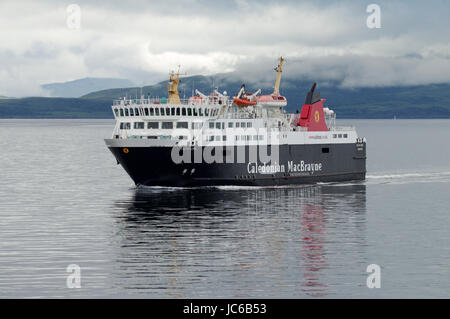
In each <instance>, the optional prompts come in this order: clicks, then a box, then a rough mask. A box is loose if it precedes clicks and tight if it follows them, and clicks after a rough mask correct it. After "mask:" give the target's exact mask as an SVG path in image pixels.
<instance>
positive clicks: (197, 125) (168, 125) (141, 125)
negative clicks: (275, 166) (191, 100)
mask: <svg viewBox="0 0 450 319" xmlns="http://www.w3.org/2000/svg"><path fill="white" fill-rule="evenodd" d="M159 123H161V129H167V130H171V129H173V128H174V122H147V129H159V128H160V124H159ZM175 123H176V124H175V127H176V128H185V129H188V128H189V123H188V122H175ZM202 127H203V123H201V122H192V123H191V129H193V130H198V129H201V128H202ZM228 127H229V128H233V127H234V123H233V122H229V123H228ZM238 127H241V128H250V127H252V123H251V122H236V128H238ZM130 128H131V123H128V122H126V123H125V122H122V123H120V129H122V130H129V129H130ZM133 128H134V129H136V130H137V129H145V122H134V125H133ZM209 128H210V129H214V128H216V129H225V123H224V122H210V123H209Z"/></svg>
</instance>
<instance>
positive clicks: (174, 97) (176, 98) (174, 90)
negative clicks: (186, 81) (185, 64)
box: [167, 66, 186, 104]
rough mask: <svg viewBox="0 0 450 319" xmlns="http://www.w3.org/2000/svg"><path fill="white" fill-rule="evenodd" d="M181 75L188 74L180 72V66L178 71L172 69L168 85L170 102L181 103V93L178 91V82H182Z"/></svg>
mask: <svg viewBox="0 0 450 319" xmlns="http://www.w3.org/2000/svg"><path fill="white" fill-rule="evenodd" d="M180 75H186V74H181V73H180V67H179V66H178V72H177V73H175V72H174V71H172V72H171V73H169V76H170V78H169V85H168V86H167V92H168V94H169V100H168V101H167V103H169V104H181V101H180V95H179V93H178V84H179V83H180Z"/></svg>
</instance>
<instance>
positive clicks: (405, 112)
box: [0, 74, 450, 119]
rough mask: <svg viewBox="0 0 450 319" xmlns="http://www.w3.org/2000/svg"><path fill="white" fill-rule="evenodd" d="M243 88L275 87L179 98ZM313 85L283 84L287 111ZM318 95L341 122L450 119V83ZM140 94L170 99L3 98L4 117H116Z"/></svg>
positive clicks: (205, 81) (184, 92)
mask: <svg viewBox="0 0 450 319" xmlns="http://www.w3.org/2000/svg"><path fill="white" fill-rule="evenodd" d="M242 83H246V87H247V91H249V92H254V91H255V90H256V89H259V88H261V89H262V92H263V94H268V93H270V92H272V90H273V89H272V88H271V87H270V86H271V84H270V83H271V82H269V84H267V85H266V86H265V87H264V86H263V87H261V86H256V85H254V84H253V83H255V82H252V83H247V82H246V81H245V79H242V78H239V77H237V76H232V75H230V74H217V75H214V76H191V77H185V78H182V79H181V82H180V86H179V89H180V92H181V93H180V95H181V97H183V96H186V97H189V96H191V94H192V91H193V88H197V89H199V90H200V91H202V92H203V93H205V94H209V92H211V90H212V89H213V88H214V87H218V88H219V91H221V92H223V91H227V93H228V95H229V96H233V95H235V94H236V93H237V91H238V90H239V88H240V86H241V84H242ZM311 85H312V82H311V81H297V80H289V79H282V81H281V93H282V94H283V95H285V96H286V97H287V99H288V106H287V111H289V112H294V111H295V110H297V109H300V108H301V106H302V105H303V103H304V101H305V95H306V93H307V91H308V90H309V89H310V87H311ZM316 91H319V92H320V95H321V97H322V98H326V99H327V101H326V102H325V106H328V107H330V108H331V109H333V110H334V111H336V114H337V116H338V118H394V117H396V118H398V119H401V118H450V83H447V84H430V85H418V86H401V87H375V88H354V89H347V88H342V87H339V86H338V85H337V84H336V83H334V84H333V83H332V84H330V83H321V82H318V86H317V89H316ZM141 92H142V95H144V96H147V95H150V96H152V97H153V96H159V97H163V96H164V97H167V81H163V82H160V83H157V84H155V85H151V86H145V87H142V88H139V87H128V88H117V89H106V90H100V91H96V92H91V93H89V94H86V95H84V96H82V97H81V98H35V97H34V98H33V97H31V98H22V99H11V98H9V99H0V118H112V112H111V104H112V100H113V99H117V98H119V97H124V96H128V98H134V97H136V96H139V95H140V94H141Z"/></svg>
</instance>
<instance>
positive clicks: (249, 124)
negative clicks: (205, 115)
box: [209, 122, 252, 130]
mask: <svg viewBox="0 0 450 319" xmlns="http://www.w3.org/2000/svg"><path fill="white" fill-rule="evenodd" d="M214 127H215V128H216V129H219V130H220V129H222V130H223V129H225V123H224V122H209V128H214ZM233 127H236V128H239V127H241V128H249V127H252V122H236V126H235V123H234V122H228V128H233Z"/></svg>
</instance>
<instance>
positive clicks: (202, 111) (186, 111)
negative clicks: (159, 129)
mask: <svg viewBox="0 0 450 319" xmlns="http://www.w3.org/2000/svg"><path fill="white" fill-rule="evenodd" d="M113 110H114V114H115V115H116V117H123V116H212V117H213V116H216V115H217V114H218V113H219V108H209V107H206V108H204V107H134V108H133V107H130V108H127V107H125V108H123V107H115V108H113Z"/></svg>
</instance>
